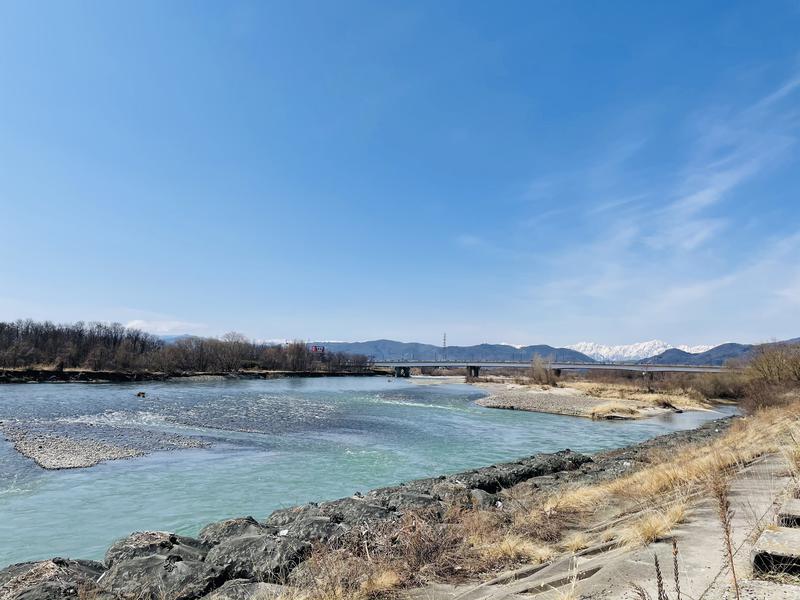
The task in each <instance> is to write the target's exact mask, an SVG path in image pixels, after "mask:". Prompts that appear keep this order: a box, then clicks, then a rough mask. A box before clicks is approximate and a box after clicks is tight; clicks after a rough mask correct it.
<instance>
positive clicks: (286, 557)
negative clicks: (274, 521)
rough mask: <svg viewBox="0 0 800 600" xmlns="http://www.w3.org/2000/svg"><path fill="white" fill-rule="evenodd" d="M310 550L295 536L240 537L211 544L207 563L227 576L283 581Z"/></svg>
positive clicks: (275, 581)
mask: <svg viewBox="0 0 800 600" xmlns="http://www.w3.org/2000/svg"><path fill="white" fill-rule="evenodd" d="M310 552H311V545H310V544H308V543H306V542H303V541H301V540H297V539H295V538H290V537H276V536H272V535H251V536H240V537H234V538H228V539H226V540H223V541H222V542H221V543H220V544H219V545H217V546H214V547H213V548H212V549H211V550H210V551H209V553H208V555H207V556H206V562H207V563H209V564H213V565H216V566H218V567H219V568H221V569H223V570H224V571H225V573H226V575H227V577H228V578H240V579H255V580H256V581H265V582H267V583H282V582H284V581H285V580H286V577H287V576H288V575H289V573H291V572H292V569H294V568H295V567H296V566H297V565H298V564H300V563H301V562H302V561H304V560H305V559H306V558H307V557H308V555H309V553H310Z"/></svg>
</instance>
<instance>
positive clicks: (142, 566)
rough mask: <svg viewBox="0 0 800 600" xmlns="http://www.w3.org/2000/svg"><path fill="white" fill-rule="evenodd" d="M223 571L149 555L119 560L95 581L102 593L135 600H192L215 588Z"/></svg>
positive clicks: (194, 561)
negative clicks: (103, 591) (167, 599)
mask: <svg viewBox="0 0 800 600" xmlns="http://www.w3.org/2000/svg"><path fill="white" fill-rule="evenodd" d="M224 579H225V574H224V572H223V570H222V569H221V568H219V567H217V566H214V565H210V564H207V563H205V562H200V561H198V560H183V559H182V558H181V557H180V556H162V555H160V554H150V555H149V556H137V557H136V558H130V559H127V560H119V561H116V562H115V563H114V566H112V567H111V568H110V569H109V570H108V571H106V572H105V574H103V576H102V577H100V579H99V580H98V582H97V583H98V585H99V586H100V587H101V588H103V589H104V590H106V591H108V592H111V593H113V594H117V595H119V596H122V597H124V598H127V597H131V598H136V599H137V600H161V599H162V598H163V597H165V596H166V597H167V598H170V600H194V599H195V598H200V597H202V596H204V595H205V594H207V593H209V592H210V591H212V590H214V589H215V588H217V587H218V586H219V585H221V584H222V582H223V581H224Z"/></svg>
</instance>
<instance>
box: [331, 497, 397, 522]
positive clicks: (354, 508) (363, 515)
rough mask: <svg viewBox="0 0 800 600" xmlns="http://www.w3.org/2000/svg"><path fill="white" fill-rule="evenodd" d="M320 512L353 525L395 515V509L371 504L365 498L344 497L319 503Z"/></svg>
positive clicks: (334, 519) (336, 520) (333, 519)
mask: <svg viewBox="0 0 800 600" xmlns="http://www.w3.org/2000/svg"><path fill="white" fill-rule="evenodd" d="M319 510H320V512H321V513H322V514H323V515H324V516H326V517H330V519H331V520H332V521H334V522H336V523H345V524H347V525H350V526H351V527H353V526H355V525H360V524H361V523H367V522H370V521H378V520H382V519H388V518H391V517H393V516H395V515H394V514H393V511H390V510H389V509H388V508H384V507H383V506H378V505H377V504H370V503H369V502H368V501H367V500H365V499H363V498H342V499H341V500H334V501H333V502H324V503H322V504H320V505H319Z"/></svg>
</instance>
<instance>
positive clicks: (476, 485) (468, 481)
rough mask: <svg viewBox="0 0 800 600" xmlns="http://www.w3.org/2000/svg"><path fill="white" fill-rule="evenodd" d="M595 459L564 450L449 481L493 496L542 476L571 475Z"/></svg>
mask: <svg viewBox="0 0 800 600" xmlns="http://www.w3.org/2000/svg"><path fill="white" fill-rule="evenodd" d="M591 461H592V459H591V458H590V457H588V456H585V455H583V454H579V453H577V452H572V451H571V450H563V451H561V452H556V453H554V454H537V455H535V456H532V457H530V458H526V459H523V460H519V461H516V462H513V463H503V464H499V465H492V466H491V467H485V468H483V469H475V470H473V471H465V472H463V473H458V474H456V475H452V476H450V477H448V479H449V480H452V481H456V482H458V483H462V484H464V485H465V486H466V487H467V488H468V489H471V490H473V489H479V490H483V491H485V492H489V493H490V494H494V493H496V492H499V491H500V490H501V489H503V488H507V487H511V486H512V485H515V484H517V483H520V482H522V481H526V480H528V479H530V478H532V477H537V476H539V475H547V474H550V473H555V472H558V471H571V470H574V469H577V468H578V467H580V466H581V465H583V464H585V463H587V462H591Z"/></svg>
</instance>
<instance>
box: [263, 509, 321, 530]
mask: <svg viewBox="0 0 800 600" xmlns="http://www.w3.org/2000/svg"><path fill="white" fill-rule="evenodd" d="M311 516H315V517H318V516H322V513H321V511H320V509H319V507H318V506H317V505H316V504H314V503H309V504H303V505H301V506H291V507H289V508H279V509H278V510H276V511H273V512H272V514H271V515H270V516H268V517H267V518H266V519H265V520H264V524H265V525H268V526H271V527H278V528H281V529H283V528H285V527H286V526H287V525H289V524H290V523H292V522H294V521H296V520H297V519H299V518H301V517H311Z"/></svg>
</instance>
